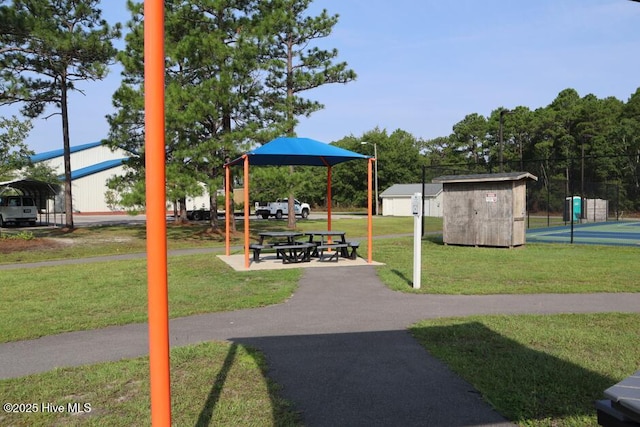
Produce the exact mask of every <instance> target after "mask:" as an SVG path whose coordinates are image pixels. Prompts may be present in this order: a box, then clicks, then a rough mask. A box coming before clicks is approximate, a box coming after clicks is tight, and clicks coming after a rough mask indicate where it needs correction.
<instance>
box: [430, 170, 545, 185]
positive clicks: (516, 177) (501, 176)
mask: <svg viewBox="0 0 640 427" xmlns="http://www.w3.org/2000/svg"><path fill="white" fill-rule="evenodd" d="M523 179H531V180H534V181H537V180H538V177H537V176H535V175H532V174H530V173H529V172H504V173H482V174H474V175H443V176H439V177H436V178H433V179H432V180H431V181H432V182H435V183H442V184H451V183H460V182H500V181H520V180H523Z"/></svg>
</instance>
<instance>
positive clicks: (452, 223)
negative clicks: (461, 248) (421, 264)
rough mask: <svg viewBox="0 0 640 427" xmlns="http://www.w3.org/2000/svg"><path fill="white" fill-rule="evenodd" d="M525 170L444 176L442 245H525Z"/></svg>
mask: <svg viewBox="0 0 640 427" xmlns="http://www.w3.org/2000/svg"><path fill="white" fill-rule="evenodd" d="M529 180H535V181H537V180H538V178H537V177H535V176H534V175H531V174H530V173H528V172H510V173H496V174H478V175H447V176H440V177H437V178H434V179H433V182H436V183H442V185H443V205H444V206H443V208H444V209H443V212H444V215H443V225H442V227H443V229H442V230H443V241H444V243H445V244H453V245H470V246H498V247H513V246H519V245H524V244H525V239H526V224H525V218H526V210H527V201H526V199H527V181H529Z"/></svg>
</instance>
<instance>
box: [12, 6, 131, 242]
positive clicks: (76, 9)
mask: <svg viewBox="0 0 640 427" xmlns="http://www.w3.org/2000/svg"><path fill="white" fill-rule="evenodd" d="M98 4H99V0H58V1H55V2H52V1H49V0H14V1H13V4H12V5H11V6H1V7H0V21H1V22H0V23H1V24H2V25H1V27H2V30H0V31H2V34H1V41H2V48H1V49H0V103H1V104H14V103H19V104H22V105H23V109H22V113H23V114H24V115H26V116H27V117H30V118H35V117H38V116H41V115H42V114H43V113H44V112H45V109H46V107H47V106H48V105H53V107H54V108H55V109H56V110H58V111H56V112H55V113H54V114H60V116H61V118H62V145H63V148H64V176H65V185H64V187H65V189H64V194H65V213H66V216H65V222H66V227H67V228H68V229H73V227H74V225H73V203H72V200H73V198H72V192H71V154H70V148H69V147H70V141H69V111H68V102H69V101H68V100H69V94H70V92H72V91H80V92H81V91H82V90H81V89H80V88H79V87H77V86H76V83H77V82H79V81H84V80H101V79H103V78H104V77H105V76H106V75H107V71H108V65H109V63H110V62H111V61H112V60H113V58H114V57H115V54H116V49H115V48H114V47H113V45H112V40H114V39H115V38H118V37H120V27H119V25H115V26H114V27H111V26H109V24H107V22H106V21H105V20H103V19H102V18H101V10H100V9H99V8H98Z"/></svg>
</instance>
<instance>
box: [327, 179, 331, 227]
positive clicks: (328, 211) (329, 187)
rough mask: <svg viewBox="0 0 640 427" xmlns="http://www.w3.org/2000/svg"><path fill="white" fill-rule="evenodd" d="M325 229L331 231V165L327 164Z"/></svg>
mask: <svg viewBox="0 0 640 427" xmlns="http://www.w3.org/2000/svg"><path fill="white" fill-rule="evenodd" d="M327 231H331V166H327Z"/></svg>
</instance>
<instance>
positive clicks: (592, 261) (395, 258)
mask: <svg viewBox="0 0 640 427" xmlns="http://www.w3.org/2000/svg"><path fill="white" fill-rule="evenodd" d="M438 240H439V239H433V241H432V240H425V241H423V244H422V272H421V288H420V289H419V290H414V289H413V288H412V280H413V238H397V239H380V240H375V241H374V251H373V253H374V255H373V258H374V260H376V261H381V262H384V263H385V264H386V265H385V266H383V267H379V268H378V274H379V276H380V278H381V279H382V280H383V281H384V282H385V283H386V284H387V286H389V287H390V288H391V289H395V290H399V291H403V292H419V293H434V294H476V295H485V294H531V293H587V292H640V263H639V262H638V261H637V260H638V248H634V247H622V246H596V245H567V244H545V243H537V244H527V245H525V246H523V247H519V248H514V249H507V248H476V247H470V246H444V245H442V244H441V243H440V242H439V241H438ZM360 252H361V253H366V248H362V249H361V250H360Z"/></svg>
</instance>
